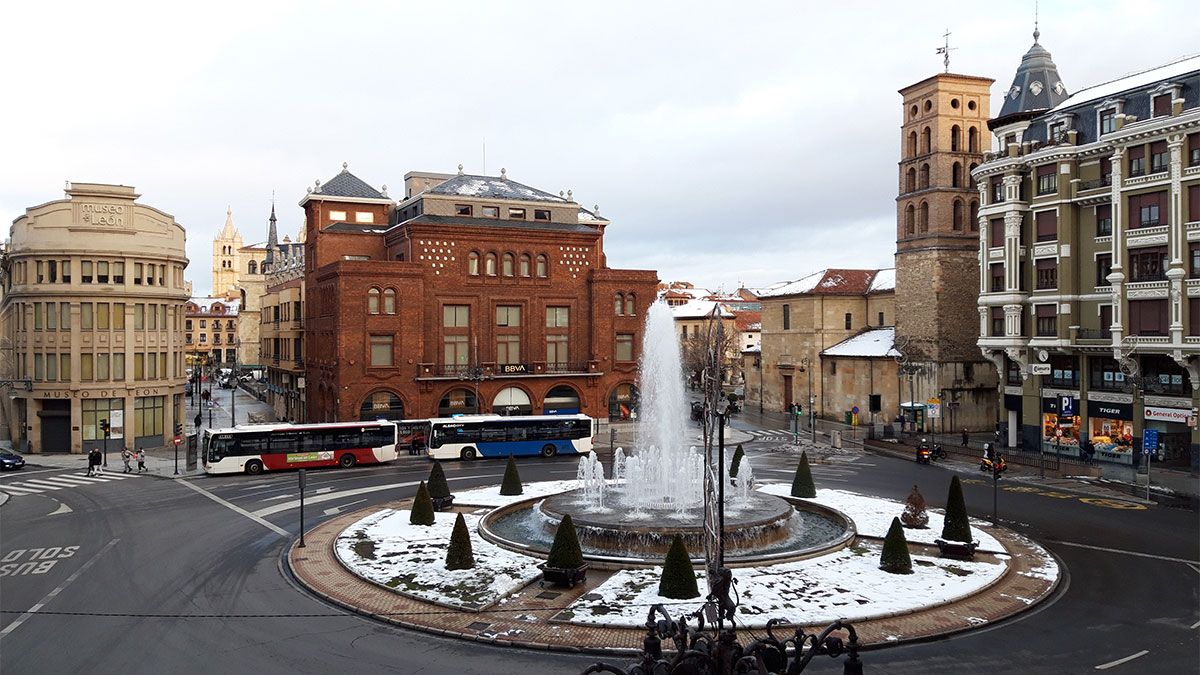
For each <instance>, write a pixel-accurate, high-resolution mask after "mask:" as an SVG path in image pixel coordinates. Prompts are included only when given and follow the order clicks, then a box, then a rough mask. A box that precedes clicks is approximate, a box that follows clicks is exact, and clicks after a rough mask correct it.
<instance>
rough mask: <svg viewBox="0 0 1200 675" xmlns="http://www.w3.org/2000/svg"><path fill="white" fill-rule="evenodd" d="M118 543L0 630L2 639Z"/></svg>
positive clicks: (112, 543) (92, 559)
mask: <svg viewBox="0 0 1200 675" xmlns="http://www.w3.org/2000/svg"><path fill="white" fill-rule="evenodd" d="M118 541H120V539H113V540H112V541H110V542H108V543H107V544H105V545H104V548H102V549H100V550H99V551H98V552H97V553H96V555H94V556H92V557H91V558H90V559H89V560H88V561H87V562H85V563H84V564H83V565H82V566H81V567H80V568H79V569H77V570H75V573H74V574H72V575H71V576H69V577H67V580H66V581H64V582H62V584H60V585H59V586H58V588H55V589H54V590H52V591H50V592H49V593H47V594H46V597H44V598H42V599H41V601H40V602H38V603H37V604H36V605H34V606H33V607H30V608H29V611H27V612H25V613H24V614H22V615H21V616H18V617H17V618H16V620H15V621H13V622H12V623H10V624H8V625H7V626H5V627H4V630H0V638H2V637H4V636H5V635H8V634H9V633H11V632H13V631H14V630H16V628H17V626H20V625H21V624H23V623H25V621H26V620H27V619H29V617H31V616H33V615H34V614H36V613H37V611H38V610H40V609H41V608H42V607H45V606H46V603H48V602H50V601H51V600H53V599H54V597H55V596H56V595H58V594H59V593H62V591H63V589H65V588H66V587H67V586H70V585H71V583H72V582H74V581H75V580H76V579H78V578H79V577H80V576H81V575H82V574H83V573H84V572H86V571H87V568H89V567H91V566H92V564H93V563H95V562H96V561H97V560H98V559H99V558H100V556H102V555H104V552H105V551H107V550H108V549H110V548H112V547H113V546H116V544H117V542H118Z"/></svg>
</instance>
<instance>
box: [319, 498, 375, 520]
mask: <svg viewBox="0 0 1200 675" xmlns="http://www.w3.org/2000/svg"><path fill="white" fill-rule="evenodd" d="M365 501H367V500H365V499H360V500H358V501H356V502H350V503H349V504H342V505H341V506H335V507H333V508H331V509H325V515H327V516H332V515H334V514H338V513H341V512H342V511H345V510H346V509H348V508H350V507H351V506H354V505H355V504H361V503H363V502H365Z"/></svg>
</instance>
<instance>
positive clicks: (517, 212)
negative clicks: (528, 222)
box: [508, 206, 525, 220]
mask: <svg viewBox="0 0 1200 675" xmlns="http://www.w3.org/2000/svg"><path fill="white" fill-rule="evenodd" d="M508 218H509V220H525V209H518V208H515V207H512V206H510V207H508Z"/></svg>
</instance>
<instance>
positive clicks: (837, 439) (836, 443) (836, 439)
mask: <svg viewBox="0 0 1200 675" xmlns="http://www.w3.org/2000/svg"><path fill="white" fill-rule="evenodd" d="M829 444H830V445H831V446H833V447H835V448H841V447H842V432H840V431H838V430H836V429H834V430H833V431H830V432H829Z"/></svg>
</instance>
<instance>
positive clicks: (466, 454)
mask: <svg viewBox="0 0 1200 675" xmlns="http://www.w3.org/2000/svg"><path fill="white" fill-rule="evenodd" d="M461 457H462V458H463V459H466V460H472V459H475V448H463V451H462V455H461Z"/></svg>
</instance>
